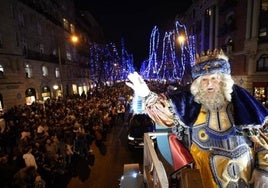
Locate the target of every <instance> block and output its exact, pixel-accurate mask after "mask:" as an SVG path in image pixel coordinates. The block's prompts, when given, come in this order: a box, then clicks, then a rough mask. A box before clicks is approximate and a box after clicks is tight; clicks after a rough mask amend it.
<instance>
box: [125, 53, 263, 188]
mask: <svg viewBox="0 0 268 188" xmlns="http://www.w3.org/2000/svg"><path fill="white" fill-rule="evenodd" d="M230 73H231V70H230V65H229V60H228V57H227V56H225V55H224V53H223V51H222V50H217V49H215V50H214V51H208V52H207V53H206V54H203V55H202V56H197V58H196V62H195V65H194V66H193V67H192V79H193V82H192V84H191V86H190V91H189V90H188V91H187V90H186V91H185V90H181V91H174V92H169V93H166V94H163V93H162V94H158V93H155V92H152V91H151V90H150V89H149V87H148V85H147V84H146V82H145V81H144V80H143V78H142V77H141V76H140V75H139V74H138V73H137V72H134V73H131V74H129V76H128V78H129V82H126V84H127V85H128V86H129V87H130V88H132V89H133V90H134V93H135V95H137V96H140V97H143V99H144V103H145V111H146V112H147V113H148V114H149V116H150V117H151V118H152V119H153V120H154V121H155V122H156V123H157V124H158V125H163V126H167V127H175V128H176V129H175V130H177V132H176V133H177V135H178V139H180V140H181V141H182V142H183V141H185V140H188V141H189V142H188V143H187V142H184V143H185V144H186V145H187V144H189V149H190V153H191V154H192V156H193V158H194V167H195V168H197V169H199V171H200V174H201V179H202V183H203V187H209V188H217V187H221V188H225V187H249V185H250V183H254V184H255V185H262V184H265V183H266V184H267V182H268V178H267V173H268V168H267V166H268V162H267V159H266V158H265V157H264V156H267V153H268V129H267V122H268V110H267V108H265V107H264V106H263V105H262V104H261V103H260V102H258V101H257V100H256V99H255V98H254V97H253V96H252V95H251V94H249V93H248V92H247V91H246V90H245V89H243V88H242V87H239V86H238V85H236V84H234V81H233V79H232V77H231V74H230ZM184 137H187V139H185V138H184ZM260 164H262V165H260ZM253 169H255V170H256V171H257V172H258V176H255V179H254V182H253V180H252V181H250V180H251V175H252V171H253ZM263 177H264V178H263ZM265 177H266V178H265Z"/></svg>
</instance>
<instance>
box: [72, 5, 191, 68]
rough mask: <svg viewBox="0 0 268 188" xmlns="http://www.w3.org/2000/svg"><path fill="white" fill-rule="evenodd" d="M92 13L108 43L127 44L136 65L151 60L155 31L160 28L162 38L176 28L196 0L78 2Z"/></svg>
mask: <svg viewBox="0 0 268 188" xmlns="http://www.w3.org/2000/svg"><path fill="white" fill-rule="evenodd" d="M76 2H77V3H78V4H79V6H82V7H83V8H86V9H88V10H89V11H90V12H91V13H92V15H93V16H94V18H95V19H96V20H97V22H98V23H99V24H100V26H101V27H102V28H103V31H104V36H105V39H106V41H108V42H114V43H116V44H117V45H119V44H120V39H121V38H122V37H123V38H124V40H125V47H126V49H127V51H128V53H129V54H133V56H134V63H135V64H136V65H137V66H138V67H139V65H140V63H141V62H142V61H143V60H145V59H147V58H148V56H149V40H150V35H151V32H152V29H153V28H154V26H158V28H159V30H160V37H161V36H163V35H164V32H165V31H167V30H170V29H173V28H174V18H175V17H176V15H177V14H180V13H183V12H184V11H185V10H186V9H187V8H188V7H189V6H190V5H191V2H192V0H158V1H152V0H143V1H141V0H114V1H113V0H76Z"/></svg>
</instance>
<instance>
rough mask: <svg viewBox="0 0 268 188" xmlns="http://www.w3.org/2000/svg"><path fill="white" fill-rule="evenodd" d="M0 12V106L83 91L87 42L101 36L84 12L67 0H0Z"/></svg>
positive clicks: (86, 77) (87, 80)
mask: <svg viewBox="0 0 268 188" xmlns="http://www.w3.org/2000/svg"><path fill="white" fill-rule="evenodd" d="M0 12H1V17H0V110H2V109H3V108H7V109H8V108H10V107H12V106H14V105H24V104H25V103H26V104H31V103H32V102H34V101H35V102H38V101H44V100H45V99H47V98H50V97H56V98H57V97H61V96H63V95H72V94H80V93H81V92H83V91H87V89H88V88H89V87H90V74H89V66H88V62H89V61H88V54H89V44H90V43H93V42H99V43H101V42H102V41H103V32H102V29H101V27H100V26H99V25H98V23H97V22H96V20H95V19H94V18H93V17H92V15H91V14H90V13H89V12H86V11H79V10H78V9H77V8H76V6H75V4H74V1H73V0H57V1H54V0H39V1H35V0H9V1H7V0H0ZM73 36H76V37H78V39H79V41H78V42H77V43H74V42H73V41H71V37H73Z"/></svg>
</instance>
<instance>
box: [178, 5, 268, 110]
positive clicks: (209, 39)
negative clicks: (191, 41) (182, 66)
mask: <svg viewBox="0 0 268 188" xmlns="http://www.w3.org/2000/svg"><path fill="white" fill-rule="evenodd" d="M267 18H268V1H267V0H196V1H193V4H192V6H191V7H190V8H189V9H188V10H187V12H186V13H185V15H184V16H183V17H180V18H179V17H178V19H179V20H180V21H182V22H183V23H185V24H186V26H187V28H188V35H191V36H194V38H195V47H196V51H197V52H200V53H201V52H203V51H206V50H208V49H210V50H213V49H215V48H221V49H223V50H224V51H225V53H226V54H227V55H228V56H229V58H230V64H231V69H232V76H233V78H234V80H235V82H236V84H238V85H240V86H242V87H244V88H246V89H247V90H248V91H249V92H251V93H252V94H253V95H254V96H255V97H256V98H257V99H258V100H260V101H261V102H262V103H263V104H265V105H266V106H267V105H268V22H267Z"/></svg>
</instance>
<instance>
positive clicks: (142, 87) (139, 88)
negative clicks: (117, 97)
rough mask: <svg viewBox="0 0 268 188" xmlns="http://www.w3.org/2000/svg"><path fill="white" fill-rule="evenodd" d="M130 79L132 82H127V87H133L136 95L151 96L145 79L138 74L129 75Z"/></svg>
mask: <svg viewBox="0 0 268 188" xmlns="http://www.w3.org/2000/svg"><path fill="white" fill-rule="evenodd" d="M128 79H129V80H130V81H131V82H126V85H127V86H129V87H131V88H132V89H133V90H134V92H135V94H136V95H138V96H140V97H146V96H148V95H149V93H150V89H149V88H148V86H147V84H146V83H145V81H144V80H143V78H142V77H141V76H140V75H139V74H138V73H137V72H134V73H130V74H129V75H128Z"/></svg>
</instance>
